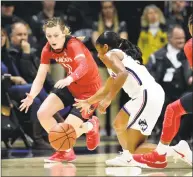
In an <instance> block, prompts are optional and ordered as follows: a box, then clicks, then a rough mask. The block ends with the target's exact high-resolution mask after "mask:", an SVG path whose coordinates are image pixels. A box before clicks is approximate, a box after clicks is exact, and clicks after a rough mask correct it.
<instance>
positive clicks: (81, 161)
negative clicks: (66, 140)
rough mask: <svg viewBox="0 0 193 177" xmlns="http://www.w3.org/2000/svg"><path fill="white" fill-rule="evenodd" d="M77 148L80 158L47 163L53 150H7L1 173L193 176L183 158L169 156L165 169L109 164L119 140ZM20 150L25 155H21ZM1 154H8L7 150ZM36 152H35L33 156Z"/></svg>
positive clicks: (21, 174) (16, 174)
mask: <svg viewBox="0 0 193 177" xmlns="http://www.w3.org/2000/svg"><path fill="white" fill-rule="evenodd" d="M79 145H80V146H78V147H75V151H76V152H77V154H79V155H77V160H76V162H74V163H54V164H53V163H52V164H51V163H44V162H43V160H44V158H47V157H48V156H49V155H50V154H52V152H49V153H46V152H45V151H41V152H40V151H39V152H37V151H36V152H35V153H34V151H25V150H19V149H17V148H16V149H14V150H12V151H6V153H7V155H6V158H5V157H3V159H2V160H1V175H2V176H192V175H193V174H192V168H191V167H190V166H188V165H187V164H186V163H184V162H183V161H181V160H178V161H177V162H176V163H175V162H174V160H173V159H171V158H169V164H168V167H167V168H166V169H160V170H157V169H141V168H138V167H107V166H106V165H105V163H104V162H105V160H107V159H110V158H113V157H115V156H116V155H117V154H116V152H118V149H117V143H116V142H102V143H101V146H100V147H99V148H98V149H97V151H95V152H94V153H93V154H89V153H87V151H86V148H82V147H81V144H79ZM21 151H22V152H23V153H24V151H25V155H22V154H21ZM1 153H5V150H4V151H2V152H1ZM34 154H35V155H34Z"/></svg>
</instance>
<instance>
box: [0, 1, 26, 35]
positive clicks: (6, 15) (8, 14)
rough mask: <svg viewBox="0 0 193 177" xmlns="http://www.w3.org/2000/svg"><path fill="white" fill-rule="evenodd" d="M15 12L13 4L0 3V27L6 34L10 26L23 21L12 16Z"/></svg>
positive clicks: (8, 2)
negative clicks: (0, 4)
mask: <svg viewBox="0 0 193 177" xmlns="http://www.w3.org/2000/svg"><path fill="white" fill-rule="evenodd" d="M14 10H15V6H14V2H11V1H2V6H1V26H2V27H3V28H5V29H6V31H7V32H8V34H9V33H10V30H11V25H12V24H13V23H15V22H20V21H23V20H22V19H21V18H19V17H17V16H16V15H14V14H13V12H14Z"/></svg>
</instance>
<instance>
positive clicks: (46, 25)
mask: <svg viewBox="0 0 193 177" xmlns="http://www.w3.org/2000/svg"><path fill="white" fill-rule="evenodd" d="M57 25H59V26H60V29H61V30H62V32H63V33H64V34H66V35H70V34H71V32H70V29H69V28H68V27H67V26H66V25H65V24H64V22H63V20H62V19H61V18H56V17H53V18H50V19H48V20H47V21H46V22H45V23H44V25H43V31H44V32H45V31H46V28H52V27H54V26H57Z"/></svg>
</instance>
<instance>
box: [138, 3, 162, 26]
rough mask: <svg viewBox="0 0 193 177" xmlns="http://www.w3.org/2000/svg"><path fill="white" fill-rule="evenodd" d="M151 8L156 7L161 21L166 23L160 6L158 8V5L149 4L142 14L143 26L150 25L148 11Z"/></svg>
mask: <svg viewBox="0 0 193 177" xmlns="http://www.w3.org/2000/svg"><path fill="white" fill-rule="evenodd" d="M150 9H154V10H155V11H156V12H157V13H158V14H159V22H160V23H161V24H165V23H166V20H165V17H164V15H163V12H162V11H161V9H160V8H158V7H157V6H156V5H149V6H146V7H145V8H144V10H143V15H142V16H141V26H142V27H147V26H148V25H149V22H148V19H147V13H148V11H149V10H150Z"/></svg>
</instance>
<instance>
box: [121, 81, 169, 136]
mask: <svg viewBox="0 0 193 177" xmlns="http://www.w3.org/2000/svg"><path fill="white" fill-rule="evenodd" d="M164 101H165V93H164V90H163V89H162V87H161V86H160V85H159V84H155V86H153V87H151V88H150V89H145V90H144V91H143V92H142V93H141V94H140V95H139V96H138V97H137V98H135V99H131V100H130V101H128V102H127V103H126V104H125V105H124V106H123V109H124V111H125V112H127V113H128V114H129V122H128V128H132V129H135V130H139V131H140V132H141V133H142V134H144V135H147V136H148V135H151V132H152V130H153V128H154V126H155V124H156V122H157V120H158V118H159V116H160V114H161V111H162V107H163V104H164Z"/></svg>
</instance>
